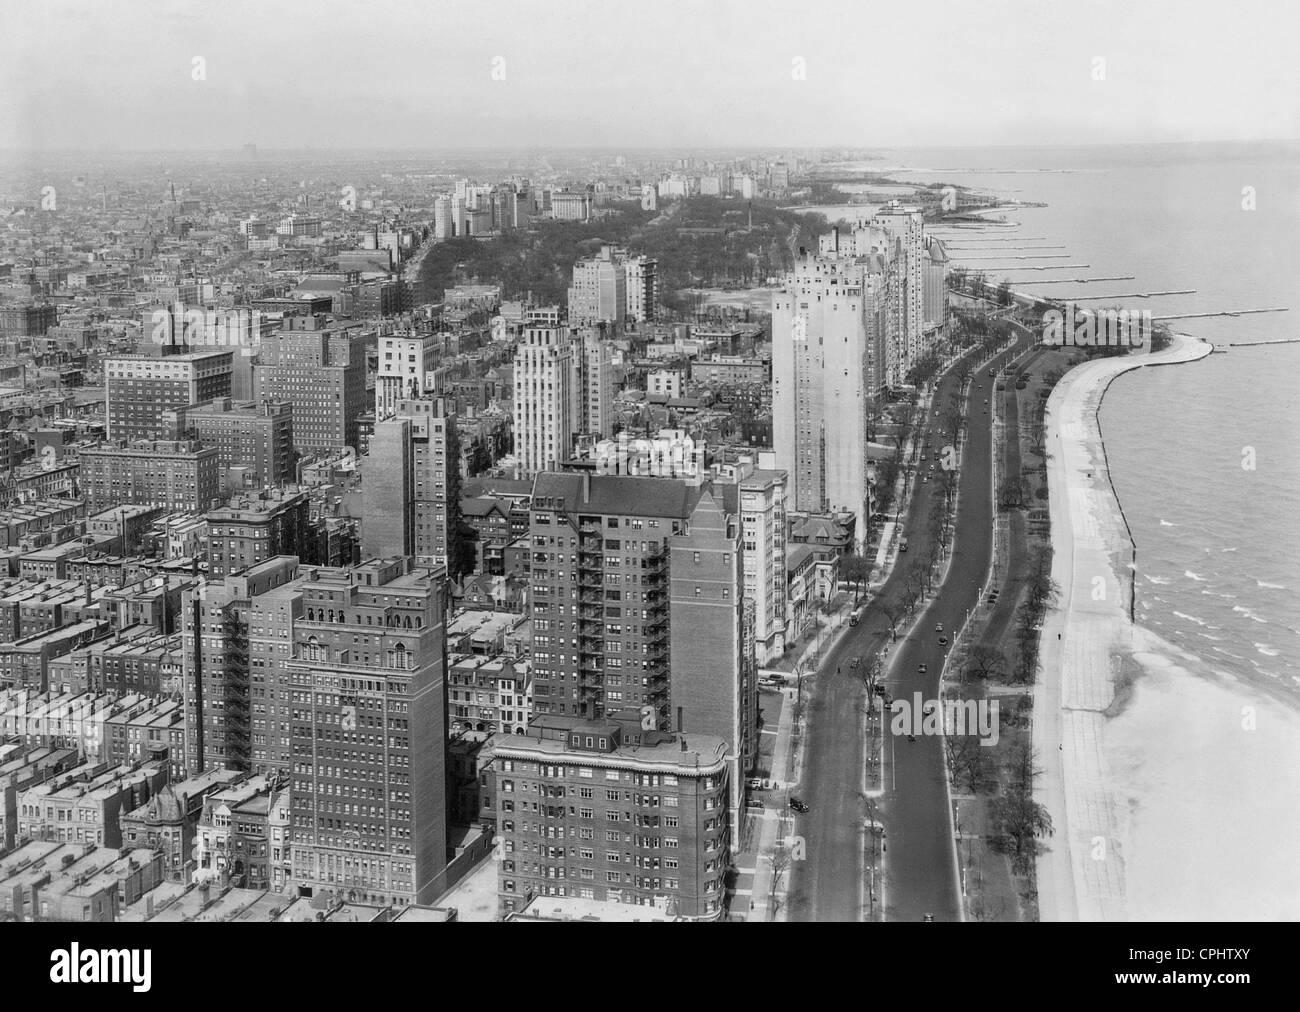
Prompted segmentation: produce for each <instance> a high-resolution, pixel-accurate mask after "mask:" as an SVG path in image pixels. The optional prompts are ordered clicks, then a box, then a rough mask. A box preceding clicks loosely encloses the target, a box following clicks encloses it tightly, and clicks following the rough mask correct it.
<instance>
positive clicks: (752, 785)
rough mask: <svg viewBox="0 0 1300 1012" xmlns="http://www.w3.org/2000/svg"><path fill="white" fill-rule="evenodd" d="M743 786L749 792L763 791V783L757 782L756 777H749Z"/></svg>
mask: <svg viewBox="0 0 1300 1012" xmlns="http://www.w3.org/2000/svg"><path fill="white" fill-rule="evenodd" d="M745 785H746V786H747V787H748V788H749V789H750V790H751V791H761V790H762V789H763V781H761V780H759V779H758V777H750V778H749V779H748V780H746V781H745Z"/></svg>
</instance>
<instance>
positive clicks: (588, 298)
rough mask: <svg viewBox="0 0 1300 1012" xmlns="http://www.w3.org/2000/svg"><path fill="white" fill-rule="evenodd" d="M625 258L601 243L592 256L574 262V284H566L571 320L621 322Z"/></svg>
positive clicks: (624, 315) (624, 307) (624, 311)
mask: <svg viewBox="0 0 1300 1012" xmlns="http://www.w3.org/2000/svg"><path fill="white" fill-rule="evenodd" d="M624 259H625V258H624V257H623V256H622V255H621V254H620V253H619V251H617V250H615V249H614V247H613V246H602V247H601V248H600V252H599V253H597V254H596V255H595V256H593V257H589V258H587V259H586V260H579V261H578V262H577V263H576V264H574V265H573V284H572V286H571V287H570V288H569V322H570V323H572V324H574V325H579V324H584V323H601V322H608V323H612V324H614V325H615V326H619V327H621V326H622V325H623V322H624V320H626V318H627V315H628V308H627V266H626V264H625V262H624ZM642 284H643V285H644V276H642ZM643 297H644V296H643Z"/></svg>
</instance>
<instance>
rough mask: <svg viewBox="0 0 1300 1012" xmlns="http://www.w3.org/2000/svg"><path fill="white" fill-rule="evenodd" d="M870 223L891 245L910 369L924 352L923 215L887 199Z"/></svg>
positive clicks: (904, 341)
mask: <svg viewBox="0 0 1300 1012" xmlns="http://www.w3.org/2000/svg"><path fill="white" fill-rule="evenodd" d="M871 224H872V225H875V226H877V227H878V228H882V229H884V230H885V232H886V233H887V234H888V236H889V238H890V240H891V243H893V244H894V245H893V248H892V249H891V250H890V251H889V252H890V256H891V258H892V259H894V260H895V261H896V262H897V264H898V279H899V282H900V284H899V287H898V291H897V293H896V297H897V298H898V300H899V302H900V303H901V305H902V317H903V318H902V325H903V345H904V347H905V348H906V351H907V368H911V366H912V365H915V364H916V362H917V360H918V359H920V357H921V356H922V355H923V354H924V353H925V348H924V347H923V344H922V337H921V335H922V324H923V323H924V320H925V311H924V304H925V267H926V264H928V263H929V257H928V256H926V252H925V247H924V243H923V231H922V230H923V227H924V218H923V216H922V214H921V212H920V211H919V210H917V209H916V208H914V207H904V206H903V205H901V204H900V203H899V202H898V201H897V200H891V201H890V202H889V203H888V204H886V205H885V206H884V207H882V208H881V209H880V210H879V211H877V212H876V215H875V217H874V218H872V219H871Z"/></svg>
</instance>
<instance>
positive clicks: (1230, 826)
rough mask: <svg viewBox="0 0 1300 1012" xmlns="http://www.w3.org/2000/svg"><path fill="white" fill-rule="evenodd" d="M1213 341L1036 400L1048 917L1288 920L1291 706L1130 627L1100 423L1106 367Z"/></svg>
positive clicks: (1296, 790)
mask: <svg viewBox="0 0 1300 1012" xmlns="http://www.w3.org/2000/svg"><path fill="white" fill-rule="evenodd" d="M1209 352H1210V346H1209V345H1208V344H1206V343H1205V342H1202V341H1199V340H1197V339H1194V338H1190V337H1186V336H1179V337H1178V338H1177V339H1176V341H1175V343H1174V344H1173V345H1172V346H1171V347H1169V348H1166V349H1164V350H1163V351H1161V352H1158V353H1155V354H1149V355H1143V356H1125V357H1122V358H1104V359H1097V360H1095V361H1091V362H1087V363H1085V364H1083V365H1080V366H1077V367H1076V368H1074V369H1073V370H1071V371H1070V372H1069V373H1068V374H1067V375H1066V377H1065V378H1064V379H1063V380H1062V381H1061V383H1059V384H1058V385H1057V387H1056V389H1055V390H1054V391H1053V393H1052V395H1051V398H1050V399H1049V401H1048V410H1049V413H1050V418H1051V425H1050V431H1049V435H1048V452H1049V454H1050V456H1051V459H1050V460H1049V461H1048V488H1049V494H1050V503H1049V504H1050V510H1051V519H1052V542H1053V549H1054V559H1053V568H1052V576H1053V579H1054V580H1055V581H1056V583H1057V584H1058V585H1059V587H1060V588H1061V595H1060V598H1059V600H1058V601H1057V604H1056V607H1055V608H1054V609H1053V610H1052V611H1051V612H1049V614H1048V616H1047V619H1046V621H1045V623H1044V626H1043V631H1042V670H1041V672H1040V677H1039V683H1038V685H1037V686H1036V688H1035V693H1034V744H1035V748H1036V750H1037V753H1038V757H1039V763H1040V766H1041V767H1042V769H1043V773H1042V776H1041V777H1040V778H1039V780H1038V783H1037V785H1036V791H1035V797H1036V798H1037V800H1038V801H1039V803H1040V804H1043V805H1045V806H1046V807H1047V809H1048V811H1049V813H1050V814H1051V817H1052V821H1053V824H1054V827H1055V834H1054V835H1053V836H1052V837H1051V838H1050V839H1049V840H1047V841H1046V844H1047V850H1046V852H1045V853H1044V854H1043V855H1042V856H1041V857H1040V859H1039V862H1038V891H1039V908H1040V916H1041V919H1042V920H1045V921H1064V920H1084V921H1094V920H1107V921H1126V920H1134V921H1143V920H1157V919H1170V920H1189V919H1204V918H1207V917H1208V918H1213V919H1232V918H1244V919H1256V920H1257V919H1291V918H1295V917H1297V916H1300V911H1298V910H1297V909H1296V905H1297V897H1300V870H1298V869H1297V864H1296V862H1295V861H1294V849H1295V835H1294V834H1295V832H1296V831H1297V830H1300V814H1298V813H1297V811H1296V806H1295V798H1296V797H1300V714H1297V713H1296V712H1295V711H1294V710H1293V709H1291V708H1290V707H1287V706H1286V705H1284V704H1282V703H1279V702H1277V701H1276V700H1274V699H1272V698H1271V697H1266V696H1264V695H1263V694H1261V693H1259V692H1257V691H1255V690H1254V689H1253V688H1251V687H1250V686H1247V685H1244V684H1243V683H1241V682H1240V681H1238V680H1236V679H1233V678H1232V677H1231V676H1229V675H1227V674H1226V673H1224V672H1221V671H1216V670H1214V669H1213V668H1212V667H1211V666H1210V665H1208V664H1206V663H1205V662H1203V661H1202V660H1200V659H1199V658H1196V657H1193V656H1191V655H1190V654H1187V653H1185V652H1184V651H1181V650H1179V649H1177V648H1175V647H1173V646H1172V645H1171V644H1169V643H1168V642H1166V641H1165V640H1163V639H1162V638H1161V637H1159V636H1158V635H1156V634H1155V633H1153V632H1151V631H1150V630H1148V629H1145V628H1142V627H1140V626H1135V625H1134V624H1133V623H1132V622H1131V621H1130V620H1129V611H1128V609H1129V569H1130V559H1131V554H1130V546H1131V542H1130V541H1129V534H1128V530H1127V526H1126V524H1125V522H1124V518H1123V516H1122V513H1121V511H1120V506H1119V503H1118V502H1117V501H1116V499H1115V495H1114V492H1113V490H1112V488H1111V485H1110V481H1109V477H1108V474H1107V470H1106V463H1105V456H1104V450H1103V447H1102V442H1101V435H1100V432H1099V428H1098V422H1097V409H1098V407H1099V406H1100V403H1101V399H1102V396H1103V395H1104V393H1105V390H1106V387H1107V386H1108V385H1109V384H1110V382H1111V380H1113V379H1114V377H1116V376H1118V375H1119V374H1120V373H1122V372H1125V371H1127V370H1129V369H1134V368H1140V367H1142V366H1147V365H1157V364H1175V363H1181V362H1191V361H1194V360H1196V359H1199V358H1201V357H1203V356H1204V355H1207V354H1209ZM1117 686H1118V691H1117Z"/></svg>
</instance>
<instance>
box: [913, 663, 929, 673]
mask: <svg viewBox="0 0 1300 1012" xmlns="http://www.w3.org/2000/svg"><path fill="white" fill-rule="evenodd" d="M929 670H930V669H929V668H927V667H926V666H925V665H924V664H918V665H917V666H916V673H917V674H918V675H923V674H925V673H926V672H927V671H929Z"/></svg>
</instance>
